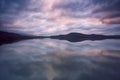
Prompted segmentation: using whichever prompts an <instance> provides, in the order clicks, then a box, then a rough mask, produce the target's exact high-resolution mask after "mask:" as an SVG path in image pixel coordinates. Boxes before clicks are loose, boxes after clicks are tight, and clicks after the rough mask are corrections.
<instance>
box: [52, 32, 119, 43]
mask: <svg viewBox="0 0 120 80" xmlns="http://www.w3.org/2000/svg"><path fill="white" fill-rule="evenodd" d="M50 38H53V39H60V40H68V41H70V42H79V41H84V40H93V41H94V40H104V39H120V35H96V34H91V35H87V34H81V33H70V34H66V35H57V36H50Z"/></svg>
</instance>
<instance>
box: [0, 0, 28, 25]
mask: <svg viewBox="0 0 120 80" xmlns="http://www.w3.org/2000/svg"><path fill="white" fill-rule="evenodd" d="M28 2H29V1H28V0H1V1H0V22H1V23H11V22H12V21H13V20H14V19H15V18H16V17H18V14H19V13H20V12H21V11H22V10H25V7H26V6H27V4H28Z"/></svg>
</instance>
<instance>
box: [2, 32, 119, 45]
mask: <svg viewBox="0 0 120 80" xmlns="http://www.w3.org/2000/svg"><path fill="white" fill-rule="evenodd" d="M43 38H51V39H59V40H67V41H70V42H80V41H85V40H92V41H95V40H104V39H120V35H112V36H110V35H96V34H92V35H86V34H81V33H70V34H66V35H56V36H28V35H21V34H16V33H10V32H4V31H0V45H2V44H8V43H13V42H17V41H21V40H27V39H43Z"/></svg>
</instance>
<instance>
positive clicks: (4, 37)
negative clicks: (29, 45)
mask: <svg viewBox="0 0 120 80" xmlns="http://www.w3.org/2000/svg"><path fill="white" fill-rule="evenodd" d="M34 38H43V37H41V36H39V37H37V36H27V35H21V34H16V33H10V32H4V31H0V45H2V44H7V43H13V42H17V41H20V40H26V39H34Z"/></svg>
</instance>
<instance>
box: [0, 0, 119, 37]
mask: <svg viewBox="0 0 120 80" xmlns="http://www.w3.org/2000/svg"><path fill="white" fill-rule="evenodd" d="M119 4H120V1H119V0H114V1H113V0H29V1H28V0H22V1H18V0H12V1H9V0H1V2H0V25H1V28H0V30H8V31H15V32H22V33H27V34H34V35H55V34H63V33H69V32H81V33H86V34H92V33H95V34H111V33H109V31H107V30H110V29H111V27H112V29H114V27H115V29H116V27H117V28H119V27H120V25H119V24H120V8H119V7H120V5H119ZM104 31H105V32H104ZM114 31H115V30H114ZM116 31H117V30H116ZM116 31H115V32H113V33H112V34H116ZM117 33H118V32H117Z"/></svg>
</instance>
